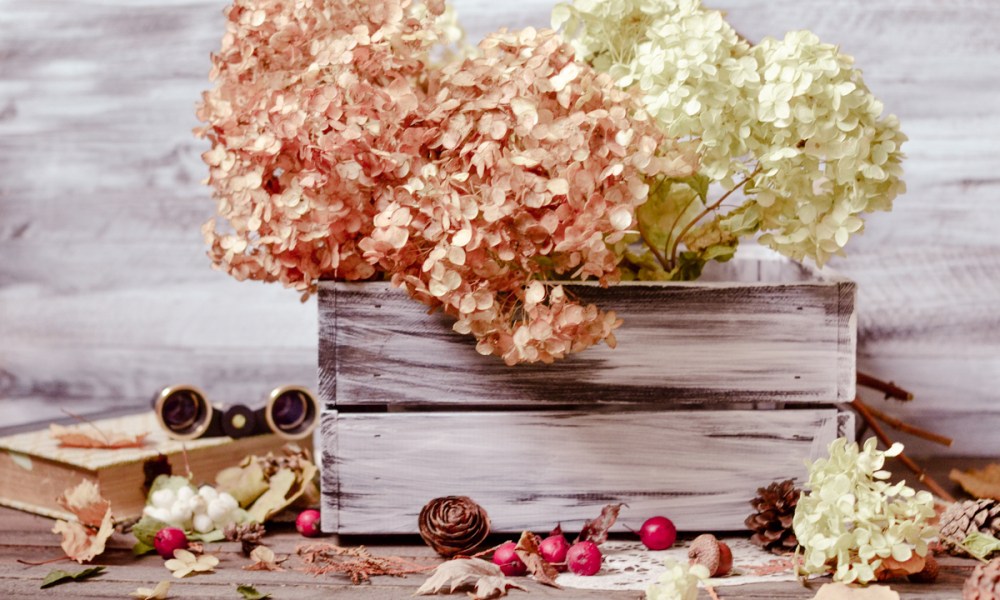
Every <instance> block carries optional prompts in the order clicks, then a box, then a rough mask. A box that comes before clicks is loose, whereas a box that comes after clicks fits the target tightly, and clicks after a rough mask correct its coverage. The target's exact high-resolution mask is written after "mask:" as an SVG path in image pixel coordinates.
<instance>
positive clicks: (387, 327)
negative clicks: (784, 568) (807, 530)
mask: <svg viewBox="0 0 1000 600" xmlns="http://www.w3.org/2000/svg"><path fill="white" fill-rule="evenodd" d="M570 287H572V291H573V293H574V294H577V295H578V296H580V297H581V298H582V299H584V300H586V301H593V302H595V303H597V304H598V305H599V306H601V307H602V308H605V309H609V310H614V311H616V312H617V313H618V315H619V316H620V317H621V318H622V319H624V324H623V325H622V326H621V328H620V329H618V330H617V331H616V333H615V335H616V337H617V338H618V347H617V348H616V349H610V348H608V347H606V346H603V345H602V346H599V347H595V348H591V349H589V350H586V351H584V352H582V353H579V354H576V355H573V356H571V357H570V358H568V359H566V360H563V361H558V362H556V363H555V364H553V365H544V364H538V365H520V366H516V367H507V366H506V365H504V364H503V362H502V361H500V360H499V359H497V358H495V357H484V356H481V355H479V354H477V353H476V351H475V348H474V346H475V342H474V340H473V339H472V338H471V337H469V336H464V335H459V334H457V333H454V332H453V331H452V330H451V327H450V319H449V318H448V317H446V316H443V315H440V314H434V315H428V314H427V310H426V307H424V306H423V305H421V304H419V303H417V302H415V301H413V300H410V299H409V298H408V297H407V296H406V294H405V293H404V292H402V291H400V290H397V289H394V288H392V287H391V286H390V285H389V284H385V283H342V282H324V283H322V284H321V285H320V292H319V319H320V343H319V381H320V387H319V391H320V396H321V399H322V401H323V402H324V409H325V410H324V414H323V417H322V423H321V429H320V431H321V435H320V438H321V441H320V443H321V458H322V462H323V503H324V505H323V527H324V529H325V530H326V531H331V532H339V533H350V534H370V533H413V532H416V528H417V514H418V513H419V511H420V508H421V507H422V506H423V505H424V503H426V502H427V501H428V500H430V499H431V498H434V497H437V496H444V495H468V496H471V497H473V498H474V499H475V500H476V501H477V502H479V503H480V504H482V505H483V506H484V507H485V508H486V510H487V511H488V512H489V514H490V516H491V518H492V521H493V524H494V529H495V530H497V531H519V530H522V529H536V530H546V528H550V527H551V526H553V525H554V524H555V522H557V521H562V522H563V523H564V526H566V527H567V528H568V529H572V528H573V527H575V526H577V525H579V524H582V522H583V521H585V520H586V519H588V518H591V517H593V516H595V515H596V514H597V512H599V510H600V508H601V506H603V505H604V504H606V503H609V502H626V503H628V504H629V505H630V507H631V510H630V511H629V512H630V513H631V514H633V515H637V517H636V518H638V516H642V515H645V516H649V515H652V514H667V515H669V516H670V517H671V518H672V519H674V521H675V522H676V523H677V524H678V526H679V527H680V528H681V529H684V530H706V529H714V530H725V529H740V528H742V527H743V519H744V518H745V516H746V515H747V514H748V510H749V507H748V506H749V505H748V504H747V501H748V500H749V499H750V498H751V497H752V496H753V495H754V492H755V490H756V488H757V487H759V486H760V485H763V484H766V483H768V482H770V481H773V480H777V479H785V478H789V477H798V478H801V477H803V476H804V475H805V467H804V460H805V459H806V458H815V457H817V456H819V455H822V454H823V453H825V447H826V445H827V444H828V443H829V442H830V441H832V440H833V439H835V438H836V437H837V436H839V435H850V434H851V432H852V427H851V426H850V425H851V423H852V420H851V419H850V417H849V416H848V415H846V414H843V413H840V412H839V411H838V409H836V408H834V407H833V406H831V405H832V404H833V403H838V402H846V401H849V400H851V399H853V397H854V392H855V389H854V378H855V349H856V336H855V329H856V324H855V322H856V319H855V311H854V296H855V286H854V284H853V283H852V282H850V281H848V280H845V279H842V278H839V277H836V276H830V275H820V274H818V273H816V272H814V271H812V270H809V269H806V268H804V267H801V266H799V265H796V264H794V263H790V262H787V261H783V260H777V259H773V258H771V257H755V258H752V259H744V260H737V261H733V262H732V263H728V264H724V265H719V266H717V267H716V268H715V269H714V270H713V271H712V272H710V273H707V274H706V278H704V279H702V280H700V281H698V282H693V283H645V282H642V283H630V284H624V285H619V286H615V287H611V288H606V289H605V288H600V287H599V286H596V285H586V284H580V285H573V286H570ZM625 525H628V526H632V527H637V526H638V523H633V522H630V521H629V520H628V519H627V518H626V519H624V520H623V521H622V523H621V526H625Z"/></svg>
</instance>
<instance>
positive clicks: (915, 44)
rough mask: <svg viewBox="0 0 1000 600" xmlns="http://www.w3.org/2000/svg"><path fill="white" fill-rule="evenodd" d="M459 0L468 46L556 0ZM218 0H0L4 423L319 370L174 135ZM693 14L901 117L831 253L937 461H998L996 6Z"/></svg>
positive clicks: (297, 311)
mask: <svg viewBox="0 0 1000 600" xmlns="http://www.w3.org/2000/svg"><path fill="white" fill-rule="evenodd" d="M454 3H455V4H456V6H457V8H458V12H459V14H460V15H461V17H462V20H463V23H464V24H465V25H466V27H467V29H468V30H469V37H470V39H473V40H475V39H478V38H479V37H481V36H482V34H483V33H485V32H486V31H488V30H491V29H494V28H496V27H501V26H507V27H521V26H526V25H533V26H536V27H538V26H544V25H545V24H546V23H547V22H548V13H549V10H550V8H551V6H552V4H553V2H552V0H514V1H511V2H491V1H488V0H455V2H454ZM225 4H227V2H226V0H189V1H185V2H177V1H175V0H79V1H77V2H63V1H59V0H5V1H4V2H3V3H2V7H3V10H0V168H2V172H3V177H2V178H0V256H2V257H3V260H2V261H0V422H2V423H5V424H16V423H24V422H27V421H29V420H32V419H33V418H36V417H40V416H48V417H57V416H61V415H62V413H61V412H60V408H62V407H67V408H70V409H71V410H74V411H76V412H89V411H92V410H102V409H106V408H111V407H118V408H120V407H123V406H132V407H136V408H138V407H141V406H144V403H145V402H146V400H147V398H148V396H149V394H150V392H151V391H152V390H154V389H155V388H157V387H159V386H162V385H165V384H167V383H174V382H176V381H184V380H186V381H191V382H194V383H198V384H200V385H202V386H203V387H204V388H206V391H207V392H209V393H210V394H211V395H212V396H213V397H214V398H217V399H218V400H220V401H223V402H233V401H248V402H249V401H252V400H253V399H254V398H258V397H262V394H263V393H265V392H266V390H268V389H270V387H273V386H274V385H276V384H279V383H288V382H303V383H309V382H313V381H315V371H314V361H315V356H316V324H315V317H314V315H315V310H316V307H315V304H313V303H312V302H310V303H308V304H305V305H302V304H299V303H298V302H297V301H296V298H297V294H295V293H294V292H285V291H282V290H278V289H269V288H266V287H263V286H256V285H251V284H246V283H236V282H232V281H229V280H228V279H227V278H226V277H225V276H223V275H221V274H219V273H215V272H212V271H210V270H209V269H208V267H207V262H206V259H205V257H204V251H203V247H202V243H201V236H200V233H199V231H198V228H199V226H200V224H201V223H202V222H203V221H205V220H206V219H208V218H209V217H210V216H211V212H212V202H211V201H210V200H209V198H208V193H207V191H206V190H205V189H204V188H203V187H201V185H200V184H199V181H200V180H201V179H202V178H203V177H204V176H205V169H204V167H203V165H202V164H201V162H200V160H199V157H198V155H199V153H200V152H202V151H203V150H204V149H205V147H204V145H203V144H202V143H201V142H198V141H196V140H194V139H192V138H191V136H190V134H189V130H190V128H191V127H193V126H194V125H195V124H196V123H195V118H194V116H193V104H194V102H195V100H196V99H197V97H198V93H199V92H200V90H202V89H203V88H204V86H205V85H206V83H205V81H206V75H207V72H208V68H209V64H208V54H209V53H210V52H211V51H213V50H215V49H217V48H218V46H219V40H220V38H221V35H222V27H223V21H222V18H221V15H220V13H221V9H222V7H223V6H224V5H225ZM710 5H712V6H715V7H718V8H722V9H725V10H726V11H727V13H728V16H729V19H730V20H731V22H733V23H734V25H735V26H736V28H737V29H738V30H739V31H740V32H741V33H743V34H744V35H746V36H748V37H750V38H754V39H760V38H762V37H763V36H765V35H774V36H781V35H783V34H784V32H785V31H786V30H790V29H798V28H809V29H812V30H814V31H816V32H817V33H818V34H819V35H820V36H821V37H822V38H823V39H825V40H828V41H831V42H833V43H836V44H839V45H840V46H841V47H842V48H843V49H844V50H845V51H846V52H849V53H851V54H853V55H855V56H856V57H857V63H858V64H859V65H860V66H861V67H862V68H864V71H865V79H866V81H867V83H868V84H869V87H871V89H872V90H873V91H874V92H875V93H876V94H877V95H878V96H879V97H880V98H882V99H883V100H884V101H885V105H886V109H887V110H888V111H891V112H895V113H897V114H898V115H899V116H900V118H901V120H902V123H903V127H904V129H905V130H906V132H907V134H908V135H909V136H910V141H909V142H908V143H907V144H906V146H905V147H904V149H905V150H906V152H907V154H908V155H909V159H908V161H907V163H906V169H907V183H908V187H909V191H908V193H907V194H906V195H904V196H902V197H900V198H899V200H898V201H897V202H896V208H895V210H894V212H893V213H892V214H882V215H877V216H875V217H873V218H871V219H870V220H869V225H868V228H867V229H868V230H867V232H866V233H865V235H864V236H862V237H860V238H858V239H857V240H853V241H852V242H851V243H850V244H849V246H848V248H847V249H848V253H849V257H848V258H847V259H846V260H839V261H838V264H837V267H838V269H839V270H841V271H842V272H844V273H845V274H846V275H848V276H849V277H850V278H851V279H853V280H855V281H856V282H858V284H859V287H858V291H859V296H858V314H859V334H860V337H859V360H860V367H861V368H862V370H866V371H869V372H872V373H874V374H876V375H879V376H881V377H884V378H886V379H894V380H896V381H897V382H899V383H902V384H905V385H907V387H909V388H911V389H912V390H913V391H914V392H915V393H916V395H917V400H916V402H915V403H914V404H913V405H912V406H908V407H905V408H903V407H900V406H899V405H898V404H897V405H893V406H892V407H891V408H892V409H893V410H900V411H905V412H904V414H905V415H906V416H907V418H910V419H913V420H915V421H918V422H921V423H923V424H930V425H934V426H936V427H937V428H938V429H941V431H942V432H943V433H947V434H950V435H952V436H954V437H955V438H956V443H955V446H954V448H953V449H952V450H951V451H952V452H957V453H961V454H993V455H997V454H1000V436H998V435H996V434H995V433H991V432H996V431H1000V404H998V398H1000V395H998V392H997V390H998V389H1000V361H998V360H997V357H998V356H1000V302H997V299H998V298H1000V238H998V237H997V235H996V223H998V222H1000V203H998V202H997V199H998V197H1000V178H998V177H997V173H998V172H1000V145H998V144H997V143H996V142H995V140H996V139H998V137H1000V104H998V103H997V102H996V98H998V97H1000V77H998V76H997V73H1000V37H998V36H996V35H995V32H994V27H992V25H993V24H995V23H998V22H1000V4H998V3H996V2H994V1H993V0H955V1H953V2H940V1H938V0H884V1H882V2H876V3H873V2H868V1H865V0H813V1H811V2H796V1H794V0H766V1H765V0H722V1H715V2H710ZM969 432H974V434H973V433H969ZM901 437H902V438H903V439H906V438H905V436H901ZM907 441H908V442H910V440H908V439H907ZM914 447H917V446H914ZM919 449H920V450H921V451H922V452H939V451H940V450H939V449H937V448H934V447H926V446H925V447H919Z"/></svg>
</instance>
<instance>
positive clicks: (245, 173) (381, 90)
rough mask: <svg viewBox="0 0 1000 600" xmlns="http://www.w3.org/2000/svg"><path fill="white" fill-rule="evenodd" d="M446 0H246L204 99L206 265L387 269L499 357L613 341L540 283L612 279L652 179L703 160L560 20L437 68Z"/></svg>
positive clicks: (243, 272) (266, 272) (287, 276)
mask: <svg viewBox="0 0 1000 600" xmlns="http://www.w3.org/2000/svg"><path fill="white" fill-rule="evenodd" d="M442 10H443V7H442V6H440V5H437V6H426V5H415V4H412V3H410V2H407V1H400V0H395V1H392V0H386V1H382V2H376V3H372V2H361V1H353V2H352V1H344V2H339V3H333V2H322V1H318V0H316V1H310V0H298V1H297V2H295V3H291V2H283V1H268V0H237V2H236V4H235V5H234V6H233V7H231V8H230V9H229V11H228V12H227V15H228V18H229V23H228V30H227V34H226V36H225V38H224V39H223V48H222V51H221V52H220V54H219V55H217V56H215V57H214V64H215V69H214V70H213V79H214V80H215V81H216V87H215V89H213V90H212V91H210V92H207V93H206V94H205V97H204V102H203V104H202V106H201V108H200V110H199V117H200V118H201V119H202V120H203V121H205V122H206V123H207V125H206V126H205V127H204V128H203V129H202V130H201V132H202V134H203V135H205V136H207V137H208V138H209V139H210V140H211V141H212V144H213V147H212V150H210V151H209V152H207V153H206V154H205V160H206V162H207V163H208V164H209V166H210V167H211V174H210V179H209V181H210V183H211V184H212V185H213V186H214V188H215V196H216V198H217V200H218V212H219V215H220V216H221V217H222V218H223V219H225V220H226V221H227V222H228V223H229V226H230V229H231V231H230V232H228V233H220V232H217V231H216V224H215V223H214V222H210V223H208V224H206V226H205V234H206V239H207V241H208V243H209V244H210V246H211V250H210V254H211V256H212V258H213V261H214V262H215V263H216V264H217V265H218V266H220V267H221V268H224V269H225V270H227V271H228V272H229V273H231V274H232V275H233V276H235V277H237V278H238V279H258V280H265V281H280V282H282V283H283V284H285V285H286V286H290V287H295V288H297V289H299V290H301V291H304V292H308V291H309V290H310V289H311V288H312V287H313V286H314V285H315V282H316V281H317V280H318V279H321V278H336V279H346V280H358V279H369V278H374V277H385V278H389V279H391V280H392V282H393V283H395V284H396V285H398V286H401V287H405V288H406V289H407V290H408V292H409V293H410V295H411V296H413V297H414V298H416V299H417V300H420V301H421V302H424V303H426V304H428V305H429V306H431V307H434V308H441V309H443V310H444V311H445V312H446V313H448V314H450V315H452V316H454V317H455V318H456V319H457V322H456V324H455V329H456V330H457V331H459V332H463V333H470V334H472V335H474V336H475V337H476V338H477V339H478V341H479V343H478V346H477V347H478V349H479V351H480V352H482V353H484V354H496V355H498V356H501V357H502V358H503V359H504V360H505V361H506V362H507V363H508V364H515V363H519V362H533V361H539V360H541V361H551V360H553V359H555V358H559V357H562V356H565V355H566V354H567V353H570V352H575V351H578V350H581V349H583V348H586V347H588V346H590V345H592V344H594V343H596V342H598V341H600V340H607V341H608V342H609V343H611V344H613V343H614V337H613V335H612V330H613V329H614V328H615V327H616V326H617V324H618V320H617V318H616V317H615V315H614V314H613V313H605V312H602V311H600V310H599V309H598V308H597V307H595V306H592V305H589V306H581V305H580V304H579V303H578V302H576V301H575V300H574V299H572V298H569V297H567V295H566V293H565V291H564V290H563V289H562V288H561V287H559V286H550V285H549V284H546V283H544V281H541V280H547V279H566V278H596V279H599V280H600V281H601V283H602V284H608V283H614V282H616V281H617V279H618V267H617V262H618V258H619V257H618V256H617V255H616V254H615V252H613V251H612V250H611V249H610V248H609V244H614V243H615V242H618V241H620V240H621V239H622V237H623V236H625V234H626V232H627V231H628V230H629V229H630V228H631V227H632V226H633V223H634V212H635V207H636V206H638V205H639V204H641V203H642V202H644V201H645V200H646V197H647V192H648V187H647V184H646V181H647V180H648V179H649V178H651V177H656V176H686V175H688V174H690V173H691V172H693V168H694V166H695V165H694V159H693V158H692V157H691V155H689V154H688V153H685V152H683V151H682V150H681V149H680V148H678V147H675V146H674V145H673V143H672V142H671V141H670V140H666V139H664V138H663V136H662V134H661V133H659V131H658V129H657V128H656V127H655V125H654V124H653V123H652V122H651V121H649V120H646V119H643V118H636V117H635V115H636V114H637V112H638V110H637V108H636V105H635V104H634V103H633V100H632V98H631V97H630V96H628V95H627V94H626V93H624V92H622V91H620V90H618V89H616V88H615V86H614V85H613V84H612V82H611V81H610V79H609V78H608V77H607V76H606V75H601V74H597V73H596V72H595V71H593V70H592V69H591V68H590V67H588V66H586V65H584V64H580V63H577V62H575V61H574V59H573V51H572V49H571V48H570V47H569V46H568V45H566V44H564V43H563V42H562V41H561V40H560V38H559V37H558V36H557V34H555V33H553V32H551V31H543V32H536V31H534V30H531V29H528V30H525V31H522V32H519V33H499V34H495V35H492V36H489V37H488V38H486V39H485V40H484V41H483V42H482V43H481V44H480V46H479V50H480V51H479V53H478V54H477V55H476V56H475V57H474V58H469V59H466V60H464V61H461V62H457V61H456V62H452V63H450V64H447V65H445V66H443V67H438V66H434V65H432V63H431V60H430V58H429V55H430V53H431V51H432V50H433V48H434V47H435V46H436V45H439V44H441V43H442V42H445V41H446V40H445V39H444V35H445V34H444V33H443V31H444V30H443V28H442V27H441V25H440V23H439V19H438V15H440V14H441V12H442Z"/></svg>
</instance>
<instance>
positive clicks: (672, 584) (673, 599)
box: [646, 558, 709, 600]
mask: <svg viewBox="0 0 1000 600" xmlns="http://www.w3.org/2000/svg"><path fill="white" fill-rule="evenodd" d="M665 564H666V566H667V570H666V571H664V572H663V573H662V574H661V575H660V577H659V578H658V579H657V580H656V581H655V582H654V583H652V584H650V586H649V587H648V588H646V600H697V598H698V583H699V582H701V581H704V580H706V579H708V576H709V573H708V569H706V568H705V566H704V565H688V564H686V563H680V562H677V561H675V560H672V559H669V558H668V559H666V561H665Z"/></svg>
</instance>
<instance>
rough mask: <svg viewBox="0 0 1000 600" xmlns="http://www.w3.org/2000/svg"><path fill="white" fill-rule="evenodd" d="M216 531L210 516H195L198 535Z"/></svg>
mask: <svg viewBox="0 0 1000 600" xmlns="http://www.w3.org/2000/svg"><path fill="white" fill-rule="evenodd" d="M213 529H215V523H214V522H213V521H212V518H211V517H209V516H208V515H195V517H194V530H195V531H197V532H198V533H208V532H209V531H212V530H213Z"/></svg>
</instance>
